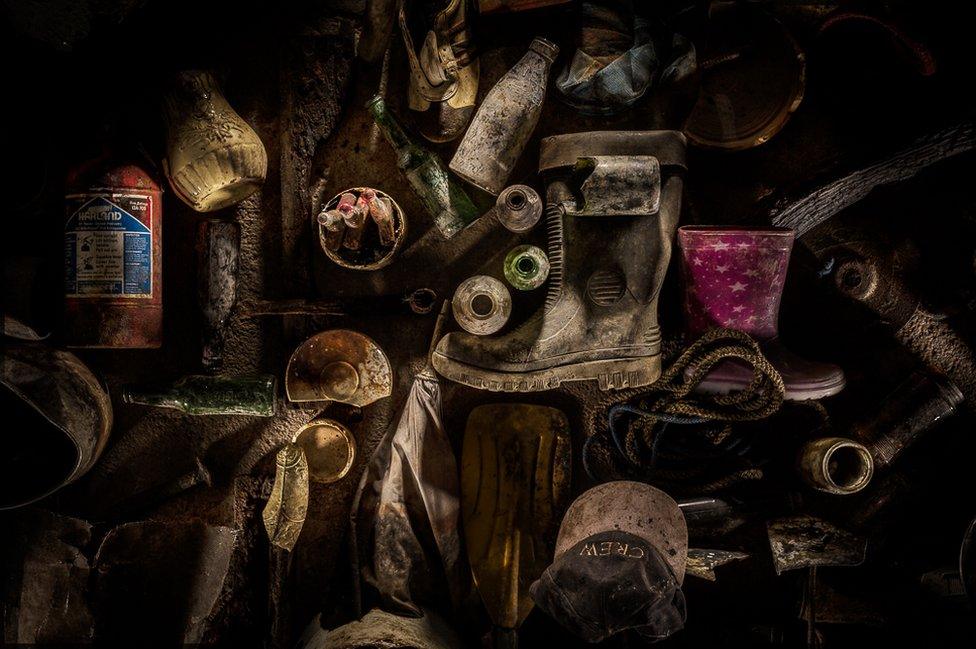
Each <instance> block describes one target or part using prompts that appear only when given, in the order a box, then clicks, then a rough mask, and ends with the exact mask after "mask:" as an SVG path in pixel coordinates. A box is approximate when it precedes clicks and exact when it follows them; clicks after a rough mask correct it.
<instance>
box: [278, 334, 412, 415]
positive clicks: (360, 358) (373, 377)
mask: <svg viewBox="0 0 976 649" xmlns="http://www.w3.org/2000/svg"><path fill="white" fill-rule="evenodd" d="M392 391H393V370H392V369H391V368H390V361H389V360H388V359H387V357H386V354H385V353H384V352H383V350H382V349H380V347H379V345H377V344H376V343H375V342H373V340H372V339H371V338H369V337H368V336H364V335H363V334H361V333H358V332H356V331H350V330H348V329H332V330H330V331H323V332H322V333H319V334H316V335H314V336H312V337H311V338H309V339H308V340H306V341H305V342H304V343H302V344H301V345H300V346H299V347H298V349H296V350H295V353H294V354H292V355H291V359H290V360H289V361H288V369H287V370H286V373H285V393H286V394H287V395H288V399H289V400H290V401H294V402H299V403H300V402H308V401H341V402H343V403H348V404H351V405H354V406H365V405H369V404H371V403H373V402H374V401H376V400H378V399H382V398H383V397H388V396H390V394H391V393H392Z"/></svg>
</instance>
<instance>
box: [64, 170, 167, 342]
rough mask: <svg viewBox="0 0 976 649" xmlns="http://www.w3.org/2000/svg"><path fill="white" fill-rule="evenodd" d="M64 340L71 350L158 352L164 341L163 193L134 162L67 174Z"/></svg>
mask: <svg viewBox="0 0 976 649" xmlns="http://www.w3.org/2000/svg"><path fill="white" fill-rule="evenodd" d="M65 212H66V220H65V226H64V297H65V300H64V311H65V317H64V321H65V322H64V326H65V330H64V337H65V343H66V344H67V345H68V346H69V347H91V348H110V349H124V348H157V347H160V346H161V345H162V339H163V258H162V241H163V239H162V234H163V230H162V190H161V189H160V186H159V183H158V182H156V180H155V178H153V176H152V175H151V174H150V173H149V172H147V171H146V170H145V169H144V168H143V167H142V166H141V165H140V164H139V163H138V162H136V161H134V160H133V159H131V158H128V159H119V158H113V157H112V156H110V155H106V156H102V157H99V158H96V159H94V160H91V161H89V162H86V163H83V164H81V165H79V166H78V167H76V168H74V169H73V170H72V171H71V172H70V173H69V175H68V181H67V192H66V194H65Z"/></svg>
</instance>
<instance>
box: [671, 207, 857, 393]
mask: <svg viewBox="0 0 976 649" xmlns="http://www.w3.org/2000/svg"><path fill="white" fill-rule="evenodd" d="M678 243H679V245H680V247H681V269H682V276H683V278H684V286H685V291H684V309H685V318H686V320H687V325H688V332H689V334H690V335H691V337H692V338H697V337H698V336H700V335H701V334H703V333H705V332H706V331H708V330H709V329H712V328H714V327H728V328H732V329H738V330H740V331H744V332H745V333H747V334H749V335H750V336H752V337H753V338H755V339H756V340H757V341H759V345H760V348H761V349H762V351H763V354H764V355H765V356H766V358H767V359H769V362H770V363H772V365H773V366H774V367H775V368H776V369H777V370H779V373H780V374H781V375H782V377H783V382H784V383H785V384H786V398H787V399H791V400H794V401H803V400H806V399H822V398H823V397H829V396H830V395H832V394H837V393H838V392H840V391H841V390H843V389H844V372H843V371H842V370H841V369H840V368H839V367H837V366H836V365H832V364H829V363H817V362H812V361H807V360H804V359H802V358H800V357H798V356H796V355H795V354H793V353H792V352H790V351H789V350H788V349H786V348H785V347H784V346H783V345H782V343H781V342H780V341H779V339H778V334H779V305H780V299H781V298H782V296H783V286H784V285H785V283H786V270H787V267H788V266H789V263H790V252H791V251H792V248H793V230H790V229H788V228H739V227H726V226H684V227H682V228H679V229H678ZM752 378H753V374H752V370H751V368H749V367H747V366H746V365H743V364H739V363H736V362H734V361H728V362H726V363H724V364H722V365H719V366H718V367H717V368H716V369H715V370H714V371H713V372H711V373H710V374H709V375H708V376H707V377H705V380H704V381H702V383H700V384H699V386H698V390H699V391H702V392H708V393H718V394H724V393H726V392H730V391H733V390H741V389H743V388H744V387H746V386H748V385H749V383H750V382H751V381H752Z"/></svg>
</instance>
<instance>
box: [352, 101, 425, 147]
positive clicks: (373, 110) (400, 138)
mask: <svg viewBox="0 0 976 649" xmlns="http://www.w3.org/2000/svg"><path fill="white" fill-rule="evenodd" d="M366 107H367V108H368V109H369V112H370V114H371V115H372V116H373V121H375V122H376V124H377V125H378V126H379V127H380V129H381V130H382V131H383V135H384V136H385V137H386V139H387V141H389V143H390V144H391V145H392V146H393V148H394V149H395V150H396V152H397V153H398V154H399V155H400V156H409V157H410V158H418V159H419V158H420V157H421V156H422V155H423V153H424V150H423V149H422V148H421V147H420V146H418V145H417V144H416V143H415V142H414V141H413V139H412V138H411V137H410V136H409V135H407V132H406V131H405V130H403V127H402V126H400V124H399V123H398V122H397V121H396V120H395V119H393V115H392V114H391V113H390V111H388V110H387V109H386V102H385V101H384V100H383V98H382V97H380V96H376V97H374V98H373V99H372V100H370V102H369V103H368V104H367V105H366Z"/></svg>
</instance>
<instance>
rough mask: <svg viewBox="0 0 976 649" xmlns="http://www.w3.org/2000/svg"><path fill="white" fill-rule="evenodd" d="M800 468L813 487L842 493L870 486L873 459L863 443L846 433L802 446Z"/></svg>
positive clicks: (830, 492)
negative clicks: (848, 437) (848, 436)
mask: <svg viewBox="0 0 976 649" xmlns="http://www.w3.org/2000/svg"><path fill="white" fill-rule="evenodd" d="M799 471H800V477H802V478H803V480H804V481H805V482H806V483H807V484H808V485H810V486H811V487H813V488H814V489H816V490H818V491H822V492H824V493H828V494H835V495H839V496H842V495H847V494H853V493H857V492H858V491H860V490H862V489H864V488H865V487H866V486H868V483H869V482H871V477H872V476H873V475H874V461H873V459H872V458H871V453H870V452H869V451H868V449H867V448H866V447H865V446H864V445H863V444H860V443H858V442H855V441H854V440H850V439H845V438H843V437H822V438H820V439H815V440H812V441H810V442H807V443H806V445H804V447H803V448H802V449H801V451H800V458H799Z"/></svg>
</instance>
